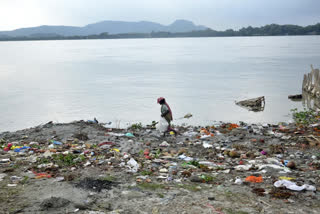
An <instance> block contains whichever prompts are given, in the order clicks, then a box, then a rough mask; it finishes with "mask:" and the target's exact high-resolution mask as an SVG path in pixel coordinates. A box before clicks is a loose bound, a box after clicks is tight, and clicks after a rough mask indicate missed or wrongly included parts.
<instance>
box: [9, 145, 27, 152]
mask: <svg viewBox="0 0 320 214" xmlns="http://www.w3.org/2000/svg"><path fill="white" fill-rule="evenodd" d="M30 148H31V147H28V146H23V147H20V148H15V149H14V150H13V151H15V152H21V151H23V150H26V149H30Z"/></svg>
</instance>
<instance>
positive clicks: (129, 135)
mask: <svg viewBox="0 0 320 214" xmlns="http://www.w3.org/2000/svg"><path fill="white" fill-rule="evenodd" d="M126 137H134V135H133V134H132V133H130V132H128V133H127V134H126Z"/></svg>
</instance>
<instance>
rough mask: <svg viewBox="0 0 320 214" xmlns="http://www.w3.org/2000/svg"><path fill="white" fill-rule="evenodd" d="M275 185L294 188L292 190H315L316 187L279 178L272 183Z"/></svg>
mask: <svg viewBox="0 0 320 214" xmlns="http://www.w3.org/2000/svg"><path fill="white" fill-rule="evenodd" d="M274 186H275V187H281V186H284V187H286V188H287V189H290V190H294V191H301V190H304V189H305V190H308V191H316V187H315V186H312V185H308V184H304V185H302V186H298V185H297V184H296V183H294V182H292V181H287V180H280V181H276V182H275V183H274Z"/></svg>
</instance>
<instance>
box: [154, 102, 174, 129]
mask: <svg viewBox="0 0 320 214" xmlns="http://www.w3.org/2000/svg"><path fill="white" fill-rule="evenodd" d="M157 102H158V104H160V105H161V110H160V111H161V117H163V118H164V119H166V121H167V122H168V130H167V132H170V131H173V132H174V134H175V135H177V131H175V130H174V129H173V128H172V127H171V121H172V120H173V117H172V111H171V109H170V106H169V105H168V103H167V102H166V100H165V98H163V97H159V98H158V100H157ZM165 133H166V132H165ZM165 133H164V135H165Z"/></svg>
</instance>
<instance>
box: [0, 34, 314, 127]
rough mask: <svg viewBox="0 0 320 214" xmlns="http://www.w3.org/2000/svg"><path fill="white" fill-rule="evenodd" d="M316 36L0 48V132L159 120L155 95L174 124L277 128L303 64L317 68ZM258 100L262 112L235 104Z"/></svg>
mask: <svg viewBox="0 0 320 214" xmlns="http://www.w3.org/2000/svg"><path fill="white" fill-rule="evenodd" d="M319 50H320V37H319V36H300V37H298V36H295V37H229V38H170V39H122V40H78V41H28V42H1V43H0V56H1V60H0V100H1V102H0V115H1V120H0V132H1V131H6V130H16V129H22V128H26V127H30V126H35V125H38V124H41V123H45V122H48V121H51V120H52V121H54V122H69V121H73V120H80V119H84V120H87V119H92V118H93V117H97V119H98V120H100V121H103V122H108V121H113V122H114V124H115V122H116V121H118V122H119V121H121V122H120V124H121V125H124V124H127V123H134V122H143V123H150V122H151V121H152V120H158V119H159V115H160V113H159V105H157V103H156V99H157V97H159V96H163V97H165V98H167V101H168V103H169V104H170V106H171V108H172V110H173V114H174V118H179V117H182V116H184V115H185V114H186V113H189V112H190V113H192V114H193V115H194V117H193V118H191V119H190V120H176V121H174V122H175V123H182V122H187V123H189V124H194V125H197V124H199V125H205V124H210V123H212V121H219V120H223V121H230V122H237V121H246V122H270V123H271V122H272V123H274V122H279V121H288V120H290V116H289V115H288V114H289V113H290V109H292V108H296V107H297V108H302V104H301V103H300V102H291V101H290V100H288V99H287V97H288V95H291V94H297V93H301V84H302V80H303V74H305V73H307V72H309V71H310V64H313V65H314V67H317V68H319V67H320V64H319V63H320V51H319ZM258 96H265V97H266V108H265V110H264V111H263V112H258V113H255V112H249V111H247V110H246V109H243V108H240V107H239V106H236V105H235V104H234V102H235V101H236V100H242V99H247V98H254V97H258Z"/></svg>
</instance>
